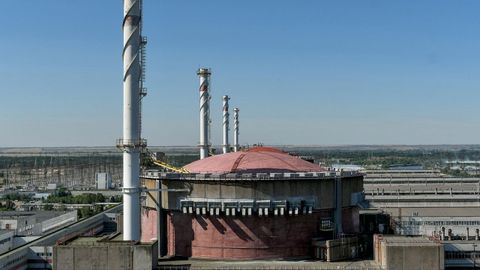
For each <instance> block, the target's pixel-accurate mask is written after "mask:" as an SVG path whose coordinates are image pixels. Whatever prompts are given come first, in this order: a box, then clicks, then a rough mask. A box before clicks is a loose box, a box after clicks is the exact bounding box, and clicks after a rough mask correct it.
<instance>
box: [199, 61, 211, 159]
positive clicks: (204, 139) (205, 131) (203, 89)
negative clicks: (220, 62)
mask: <svg viewBox="0 0 480 270" xmlns="http://www.w3.org/2000/svg"><path fill="white" fill-rule="evenodd" d="M211 74H212V73H211V72H210V69H208V68H199V69H198V71H197V75H198V76H199V77H200V89H199V90H200V143H199V147H200V159H204V158H206V157H208V152H209V151H208V150H209V146H210V145H209V142H208V138H209V137H208V136H209V122H210V93H209V90H210V75H211Z"/></svg>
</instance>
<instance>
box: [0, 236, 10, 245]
mask: <svg viewBox="0 0 480 270" xmlns="http://www.w3.org/2000/svg"><path fill="white" fill-rule="evenodd" d="M10 241H12V238H11V237H8V238H5V239H2V240H0V245H3V244H5V243H8V242H10Z"/></svg>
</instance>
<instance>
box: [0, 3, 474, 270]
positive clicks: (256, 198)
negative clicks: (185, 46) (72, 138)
mask: <svg viewBox="0 0 480 270" xmlns="http://www.w3.org/2000/svg"><path fill="white" fill-rule="evenodd" d="M142 8H143V7H142V0H124V14H123V24H122V29H123V51H122V58H123V135H122V137H121V138H120V139H118V140H117V141H116V146H117V148H119V149H120V150H121V151H122V155H123V185H122V190H121V193H122V196H123V206H122V205H118V206H115V207H113V208H110V209H109V210H106V211H105V212H104V213H103V214H109V215H105V216H104V215H103V214H102V213H101V214H97V215H95V216H93V217H90V218H85V219H83V220H81V221H80V222H78V223H75V224H73V225H71V226H69V227H67V228H64V229H61V230H58V231H55V232H53V233H52V234H51V235H49V236H46V237H45V238H39V239H37V240H35V241H34V242H35V243H32V245H33V244H44V245H47V244H48V245H53V244H52V243H55V246H54V247H53V248H51V247H50V251H51V252H50V255H49V256H53V261H54V265H55V267H54V268H53V269H58V270H62V269H65V270H67V269H68V270H75V269H233V268H228V267H227V266H228V263H230V262H233V261H240V262H242V263H247V262H252V261H253V263H251V265H248V266H247V265H246V264H245V265H243V266H244V267H243V268H242V265H241V266H240V267H239V268H241V269H257V266H258V265H262V266H261V268H259V269H379V270H380V269H417V268H415V267H418V266H420V268H419V269H429V268H428V267H430V266H433V268H431V269H443V267H444V266H443V247H442V246H441V244H440V243H438V242H435V241H431V239H426V238H425V239H423V238H422V239H421V240H419V239H414V240H412V239H410V238H402V237H393V236H392V237H390V236H385V237H384V236H383V235H381V234H378V233H383V232H384V231H386V230H384V227H388V226H390V224H387V222H383V221H379V220H378V217H379V216H380V217H385V215H384V213H374V214H373V218H372V215H370V214H371V213H368V212H367V213H365V212H364V213H363V214H364V215H363V216H362V217H361V210H365V208H368V203H367V202H366V201H365V194H364V176H365V175H364V173H362V172H359V171H343V170H340V169H332V168H327V167H325V166H321V165H320V164H318V163H315V162H314V160H313V158H311V159H310V158H305V157H304V158H302V157H300V156H298V155H296V154H293V153H288V152H286V151H283V150H281V149H278V148H274V147H268V146H263V145H255V146H248V145H247V144H246V143H241V141H240V119H239V117H240V116H239V112H240V109H239V107H241V106H239V105H238V104H237V103H236V99H235V93H234V91H232V92H229V93H228V94H229V95H223V96H222V97H221V100H222V107H220V106H218V107H219V108H214V107H211V106H210V102H211V100H212V94H211V93H212V89H211V87H212V84H211V79H212V76H215V74H214V70H212V69H211V68H207V67H202V68H199V69H198V70H197V71H196V75H197V76H198V78H197V79H198V81H197V82H196V83H195V85H192V89H191V90H192V94H195V95H198V96H196V98H197V97H198V98H199V103H198V104H199V107H198V109H199V111H198V113H199V114H198V118H197V115H196V114H195V115H192V123H191V124H192V125H195V126H196V125H197V123H198V131H199V133H198V135H199V136H198V142H192V144H195V145H197V146H198V150H197V149H196V148H195V151H198V159H197V160H195V161H193V162H191V163H189V164H186V165H185V166H183V167H176V166H173V165H171V164H168V163H167V161H165V160H162V158H161V156H165V154H164V153H163V155H162V153H150V152H149V150H148V149H147V142H146V140H145V139H144V138H142V100H143V98H144V97H145V96H146V88H145V87H144V83H145V73H146V72H145V59H146V57H145V49H146V48H145V47H146V43H147V39H146V37H145V36H143V35H142V13H143V12H142ZM191 75H192V79H193V78H195V73H194V70H193V69H192V74H191ZM197 91H198V94H197ZM196 98H195V99H196ZM218 100H220V97H218ZM230 104H232V105H234V107H233V108H234V109H233V130H231V129H230ZM197 106H198V105H195V107H196V108H197ZM241 108H242V107H241ZM242 112H247V113H248V108H242ZM216 113H218V116H219V118H220V114H221V119H222V120H221V122H220V121H219V122H218V123H214V122H212V118H211V114H216ZM244 115H247V114H244ZM193 119H196V120H193ZM197 121H198V122H197ZM242 121H243V122H242V123H245V122H246V123H248V119H245V120H242ZM212 125H218V127H219V128H220V127H221V131H222V136H221V138H222V140H221V142H220V141H218V142H212V139H211V138H212V128H211V127H212ZM231 132H233V134H231ZM299 132H301V131H299ZM195 134H196V132H195ZM231 135H232V136H231ZM195 136H196V135H195ZM232 137H233V142H230V138H232ZM197 143H198V144H197ZM165 144H168V142H166V143H165ZM214 145H217V146H219V147H220V148H221V151H219V152H220V153H216V151H215V149H213V148H214V147H213V146H214ZM142 161H150V163H148V162H145V163H142ZM185 163H187V162H185ZM141 164H143V165H142V166H141ZM145 164H147V165H145ZM390 185H391V182H390ZM384 191H385V190H382V196H383V195H384V194H383V192H384ZM399 191H400V190H399ZM379 192H380V190H379V189H378V188H377V193H376V194H377V196H379V194H378V193H379ZM410 192H411V188H410ZM370 193H371V196H374V193H375V189H371V190H370ZM387 193H388V189H387ZM397 194H398V193H397ZM387 199H389V198H387ZM387 202H388V203H389V201H387ZM397 202H398V201H397ZM115 211H117V212H121V213H122V214H117V212H115ZM398 211H400V210H398ZM369 215H370V216H369ZM417 215H418V213H417ZM401 221H403V220H401ZM406 221H408V220H406ZM406 221H404V222H406ZM382 222H383V223H382ZM106 223H107V224H108V225H109V226H110V225H111V224H112V223H115V224H116V226H117V227H116V231H115V232H111V231H109V233H106V232H105V227H106V225H105V224H106ZM107 227H108V226H107ZM467 231H468V228H467ZM102 232H103V233H102ZM374 234H375V236H374ZM477 236H478V231H477ZM443 237H446V235H445V231H444V233H443ZM468 237H469V236H467V240H468V239H469V238H468ZM450 238H451V237H450ZM412 247H414V248H415V249H412ZM22 252H23V253H22V254H21V256H23V257H21V258H20V257H19V256H20V255H19V253H18V252H16V253H15V252H10V253H7V254H5V255H3V261H2V258H0V263H1V264H0V265H1V266H2V267H4V268H5V269H12V270H13V269H27V268H26V266H25V267H23V268H17V265H18V264H19V262H20V261H21V260H23V261H25V260H27V259H26V258H27V253H28V250H27V249H26V247H25V249H24V250H22ZM372 253H374V256H373V258H374V260H370V261H369V262H366V263H359V264H357V265H358V266H359V267H356V268H347V266H349V265H347V264H337V265H334V264H330V265H329V266H332V268H321V267H319V263H318V262H320V261H326V262H328V263H333V262H341V261H352V260H360V259H364V258H368V257H369V256H371V255H372ZM52 254H53V255H52ZM399 254H400V255H399ZM417 255H418V256H420V258H422V259H421V261H415V263H412V264H408V261H409V260H410V258H412V257H415V256H417ZM39 256H40V255H39ZM369 258H371V257H369ZM180 259H181V260H180ZM195 260H198V261H200V262H199V263H198V267H193V266H192V265H193V264H191V263H190V262H192V261H195ZM269 260H270V261H269ZM23 261H22V263H23ZM175 261H179V262H178V263H176V262H175ZM399 262H401V263H402V267H403V265H405V267H403V268H395V267H397V263H399ZM33 263H34V262H32V264H33ZM216 263H218V264H216ZM272 263H275V264H276V265H274V266H272V267H270V265H269V264H272ZM289 263H293V264H289ZM295 263H298V264H295ZM264 266H265V267H267V268H265V267H264ZM410 266H413V268H412V267H410ZM6 267H9V268H6ZM253 267H255V268H253ZM277 267H278V268H277ZM317 267H318V268H317ZM4 268H2V269H4ZM234 268H235V267H234ZM39 269H40V268H39ZM235 269H237V268H235Z"/></svg>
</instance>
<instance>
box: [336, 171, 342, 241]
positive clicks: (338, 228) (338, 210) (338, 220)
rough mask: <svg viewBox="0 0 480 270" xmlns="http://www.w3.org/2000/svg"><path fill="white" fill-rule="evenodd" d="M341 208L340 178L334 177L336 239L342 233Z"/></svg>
mask: <svg viewBox="0 0 480 270" xmlns="http://www.w3.org/2000/svg"><path fill="white" fill-rule="evenodd" d="M342 206H343V198H342V177H335V213H334V218H335V231H336V234H337V238H340V236H341V235H342V233H343V227H342Z"/></svg>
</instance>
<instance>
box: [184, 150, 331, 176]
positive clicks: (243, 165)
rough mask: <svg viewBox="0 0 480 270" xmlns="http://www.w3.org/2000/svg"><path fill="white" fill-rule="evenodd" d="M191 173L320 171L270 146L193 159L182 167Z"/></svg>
mask: <svg viewBox="0 0 480 270" xmlns="http://www.w3.org/2000/svg"><path fill="white" fill-rule="evenodd" d="M184 168H185V169H187V170H189V171H190V172H192V173H231V172H232V173H233V172H251V173H254V172H267V173H268V172H321V171H325V169H323V168H322V167H320V166H318V165H317V164H313V163H310V162H308V161H305V160H302V159H300V158H298V157H294V156H292V155H289V154H288V153H285V152H283V151H281V150H278V149H275V148H271V147H255V148H252V149H249V150H247V151H240V152H234V153H227V154H222V155H216V156H212V157H208V158H205V159H201V160H197V161H194V162H192V163H190V164H188V165H186V166H185V167H184Z"/></svg>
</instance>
